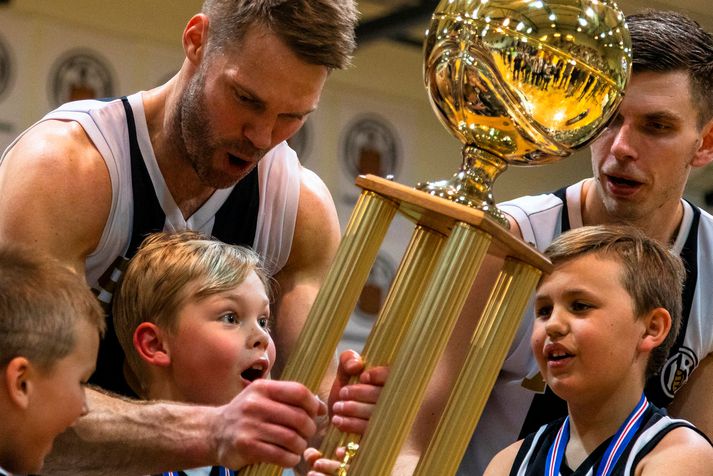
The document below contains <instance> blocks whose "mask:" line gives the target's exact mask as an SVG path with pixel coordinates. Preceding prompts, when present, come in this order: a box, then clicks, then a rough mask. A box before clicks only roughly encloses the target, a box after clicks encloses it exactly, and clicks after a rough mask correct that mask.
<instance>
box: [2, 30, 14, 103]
mask: <svg viewBox="0 0 713 476" xmlns="http://www.w3.org/2000/svg"><path fill="white" fill-rule="evenodd" d="M12 75H13V61H12V54H11V53H10V46H9V45H8V43H7V42H6V41H5V38H3V37H2V36H0V98H2V97H3V96H4V95H5V93H7V92H8V91H9V90H10V83H11V82H12Z"/></svg>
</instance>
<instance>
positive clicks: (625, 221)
mask: <svg viewBox="0 0 713 476" xmlns="http://www.w3.org/2000/svg"><path fill="white" fill-rule="evenodd" d="M581 203H582V223H583V224H584V225H610V224H611V225H613V224H618V225H632V226H635V227H636V228H638V229H640V230H642V231H643V232H644V233H646V235H647V236H649V237H650V238H654V239H656V240H658V241H660V242H662V243H669V244H671V243H673V242H674V241H675V239H676V235H677V233H678V230H679V227H680V226H681V222H682V221H683V204H682V203H681V200H680V199H679V200H676V201H670V202H669V203H667V204H666V205H665V206H664V207H661V208H659V209H657V210H656V212H655V213H648V214H645V213H642V214H639V215H635V216H634V215H632V216H629V217H620V216H614V215H612V214H611V213H610V212H609V211H608V210H607V209H606V208H605V207H604V204H603V202H602V200H601V198H600V197H599V196H598V191H597V188H596V184H595V182H594V179H593V178H590V179H588V180H586V181H585V182H584V185H583V187H582V197H581Z"/></svg>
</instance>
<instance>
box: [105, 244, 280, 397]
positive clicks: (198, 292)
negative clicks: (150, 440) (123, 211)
mask: <svg viewBox="0 0 713 476" xmlns="http://www.w3.org/2000/svg"><path fill="white" fill-rule="evenodd" d="M252 271H254V272H255V273H256V274H257V275H258V277H259V278H260V280H261V281H262V282H263V284H264V285H265V290H266V292H267V293H268V295H269V291H270V286H269V280H268V279H269V278H268V277H267V274H266V272H265V271H264V268H263V264H262V261H261V259H260V256H259V255H258V254H257V253H256V252H254V251H252V250H251V249H249V248H245V247H242V246H237V245H229V244H226V243H223V242H222V241H219V240H217V239H215V238H213V237H211V236H208V235H205V234H203V233H199V232H195V231H181V232H170V233H169V232H161V233H154V234H152V235H149V236H148V237H147V238H146V239H145V240H144V241H143V243H142V244H141V246H140V247H139V249H138V251H137V252H136V255H134V257H133V258H132V259H131V261H130V262H129V266H128V267H127V269H126V273H125V274H124V277H123V279H122V282H121V284H120V285H119V290H118V292H117V294H116V297H115V298H114V303H113V315H114V326H115V328H116V335H117V337H118V339H119V343H120V344H121V347H122V348H123V349H124V354H126V360H127V362H128V364H129V367H130V368H131V370H132V371H133V372H134V373H135V374H136V376H137V377H138V378H139V381H143V380H145V378H146V372H145V367H144V365H145V363H144V362H143V361H142V360H141V359H140V357H139V355H138V354H137V352H136V351H135V350H134V344H133V336H134V331H135V330H136V328H137V327H138V326H139V324H141V323H142V322H152V323H154V324H156V325H158V326H160V327H161V328H163V329H164V330H166V332H169V333H171V332H175V330H176V328H177V325H178V322H177V320H176V316H177V315H178V311H179V309H180V308H181V306H183V305H184V304H185V303H186V301H187V300H188V299H189V298H196V299H202V298H205V297H207V296H210V295H212V294H216V293H220V292H223V291H227V290H229V289H232V288H234V287H236V286H238V285H239V284H240V283H242V282H243V281H244V280H245V278H246V277H247V276H248V275H249V274H250V272H252ZM189 285H190V286H191V293H190V294H189V293H188V287H189ZM144 383H145V382H144Z"/></svg>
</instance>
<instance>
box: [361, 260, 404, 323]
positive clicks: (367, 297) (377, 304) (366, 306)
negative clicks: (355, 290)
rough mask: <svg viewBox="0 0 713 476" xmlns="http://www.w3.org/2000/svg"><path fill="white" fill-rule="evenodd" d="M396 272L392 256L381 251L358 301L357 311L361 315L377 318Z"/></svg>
mask: <svg viewBox="0 0 713 476" xmlns="http://www.w3.org/2000/svg"><path fill="white" fill-rule="evenodd" d="M395 274H396V266H395V265H394V262H393V261H392V260H391V258H389V257H388V256H387V255H385V254H384V253H379V254H378V256H377V257H376V261H375V262H374V266H372V267H371V271H369V277H368V278H367V280H366V284H364V288H363V289H362V291H361V294H360V295H359V300H358V301H357V306H356V312H357V313H358V314H359V315H361V316H364V317H370V318H375V317H376V316H377V315H378V314H379V310H381V306H383V304H384V300H386V295H387V293H388V292H389V289H390V288H391V282H392V281H393V280H394V275H395Z"/></svg>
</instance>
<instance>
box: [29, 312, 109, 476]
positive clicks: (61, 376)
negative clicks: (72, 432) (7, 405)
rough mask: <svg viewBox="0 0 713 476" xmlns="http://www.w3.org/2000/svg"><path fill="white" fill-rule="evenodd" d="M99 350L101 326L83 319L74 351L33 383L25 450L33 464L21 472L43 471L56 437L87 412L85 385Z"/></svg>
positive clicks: (38, 375)
mask: <svg viewBox="0 0 713 476" xmlns="http://www.w3.org/2000/svg"><path fill="white" fill-rule="evenodd" d="M98 349H99V332H98V331H97V328H96V327H95V326H94V325H92V324H91V323H89V322H87V321H85V320H80V321H79V322H77V325H76V327H75V346H74V350H73V351H72V352H71V353H70V354H69V355H67V356H66V357H64V358H62V359H60V360H58V361H57V362H56V363H55V364H54V366H53V367H52V368H51V369H50V370H49V371H46V372H39V373H38V374H37V378H36V379H34V380H33V381H31V382H30V384H31V385H32V392H31V393H30V401H29V406H28V408H27V410H28V411H27V415H28V416H29V421H28V422H27V425H26V428H27V429H28V438H27V441H26V442H25V443H24V445H25V446H24V448H23V449H22V450H21V451H22V454H23V455H24V456H26V463H27V464H28V465H29V466H28V467H27V468H24V469H22V470H21V471H18V472H22V473H25V472H28V473H29V472H39V470H40V468H41V467H42V463H43V461H44V458H45V456H47V454H48V453H49V452H50V450H51V449H52V443H53V441H54V439H55V437H56V436H57V435H59V434H60V433H62V432H63V431H64V430H65V429H67V427H68V426H70V425H71V424H72V423H74V422H75V421H76V420H77V419H78V418H79V417H80V416H82V415H85V414H86V413H87V411H88V409H87V401H86V396H85V392H84V387H85V384H86V382H87V380H88V379H89V377H90V376H91V374H92V373H93V372H94V368H95V366H96V361H97V351H98Z"/></svg>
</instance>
